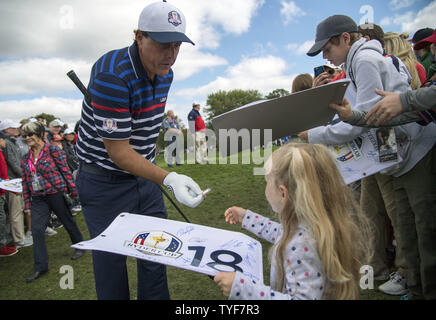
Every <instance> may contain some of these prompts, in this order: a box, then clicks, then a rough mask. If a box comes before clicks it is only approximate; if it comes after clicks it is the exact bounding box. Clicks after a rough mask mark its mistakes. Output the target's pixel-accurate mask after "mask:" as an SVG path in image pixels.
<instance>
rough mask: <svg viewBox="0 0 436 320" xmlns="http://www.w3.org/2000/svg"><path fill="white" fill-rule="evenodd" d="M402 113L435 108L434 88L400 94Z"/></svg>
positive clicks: (435, 91)
mask: <svg viewBox="0 0 436 320" xmlns="http://www.w3.org/2000/svg"><path fill="white" fill-rule="evenodd" d="M400 99H401V105H402V107H403V111H413V110H426V109H434V108H436V86H430V87H427V88H420V89H418V90H413V91H412V90H410V91H406V92H403V93H402V94H400Z"/></svg>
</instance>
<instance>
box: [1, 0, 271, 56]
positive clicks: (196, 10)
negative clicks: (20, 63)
mask: <svg viewBox="0 0 436 320" xmlns="http://www.w3.org/2000/svg"><path fill="white" fill-rule="evenodd" d="M152 2H155V0H129V2H128V5H127V4H126V2H123V1H119V0H92V1H89V0H72V1H69V2H68V3H69V4H65V2H59V1H56V0H44V1H32V0H20V1H7V2H6V4H2V10H1V11H0V21H2V24H3V26H7V27H5V28H0V38H1V39H2V50H1V52H0V59H21V58H29V57H31V58H34V57H49V56H60V57H64V58H70V59H82V60H85V61H95V60H96V59H97V58H98V57H100V56H101V55H102V54H104V53H105V52H107V51H109V50H113V49H115V48H122V47H125V46H128V45H129V44H130V43H131V42H132V41H133V30H134V29H136V28H137V23H138V16H139V14H140V12H141V11H142V9H143V8H144V6H146V5H148V4H150V3H152ZM171 2H172V3H174V5H176V6H177V7H178V8H179V9H180V10H182V11H183V13H184V15H185V17H186V20H187V27H186V28H187V30H186V33H187V34H188V35H189V37H190V38H191V39H192V40H193V41H194V42H195V44H196V46H195V49H196V50H202V49H205V48H206V49H216V48H217V47H218V46H219V43H220V38H221V35H222V33H223V31H222V30H224V32H226V33H231V34H236V35H240V34H242V33H244V32H247V31H248V30H249V27H250V22H251V19H252V17H253V16H254V15H255V14H256V12H257V10H258V9H259V8H260V7H261V6H262V5H263V4H264V0H220V1H216V2H214V3H213V5H211V4H210V2H208V1H198V0H178V1H171ZM229 21H231V23H229ZM11 30H13V32H11Z"/></svg>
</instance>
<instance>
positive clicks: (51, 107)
mask: <svg viewBox="0 0 436 320" xmlns="http://www.w3.org/2000/svg"><path fill="white" fill-rule="evenodd" d="M0 110H1V111H2V118H4V119H12V120H14V121H21V120H23V119H29V118H31V117H34V116H36V115H37V114H40V113H42V112H44V113H47V114H52V115H54V116H55V117H59V118H61V120H62V121H63V122H65V123H68V124H69V127H71V126H74V124H75V123H76V121H77V120H79V119H80V113H81V110H82V100H78V99H77V100H75V99H64V98H56V97H42V98H37V99H29V100H20V101H18V100H10V101H1V102H0Z"/></svg>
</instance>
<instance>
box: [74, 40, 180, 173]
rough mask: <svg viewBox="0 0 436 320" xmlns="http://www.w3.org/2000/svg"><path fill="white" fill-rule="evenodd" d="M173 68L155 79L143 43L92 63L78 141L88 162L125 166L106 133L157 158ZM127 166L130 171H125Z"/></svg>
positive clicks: (112, 52)
mask: <svg viewBox="0 0 436 320" xmlns="http://www.w3.org/2000/svg"><path fill="white" fill-rule="evenodd" d="M172 80H173V71H172V70H170V72H169V73H168V74H167V75H166V76H163V77H160V76H158V75H156V77H155V80H154V82H152V81H151V80H150V79H149V78H148V76H147V74H146V72H145V70H144V67H143V66H142V63H141V60H140V58H139V54H138V46H137V44H136V42H135V43H133V44H132V45H131V46H130V47H126V48H123V49H119V50H114V51H111V52H108V53H106V54H105V55H104V56H102V57H101V58H100V59H99V60H98V61H97V62H96V63H95V64H94V66H93V67H92V71H91V79H90V81H89V85H88V90H89V92H90V94H91V101H92V103H91V105H88V103H87V102H86V101H85V100H84V101H83V104H82V118H81V121H80V127H79V137H78V141H77V155H78V157H79V159H80V160H82V161H85V162H86V163H95V164H97V165H99V166H101V167H103V168H105V169H109V170H117V171H123V170H122V169H120V168H119V167H118V166H117V165H116V164H115V163H114V162H113V161H112V160H111V159H110V158H109V155H108V154H107V151H106V148H105V146H104V143H103V139H108V140H126V139H130V145H131V146H132V148H133V149H134V150H136V151H137V152H138V153H139V154H141V155H142V157H144V158H147V159H148V160H150V161H154V158H155V154H156V140H157V138H158V136H159V131H160V128H161V125H162V118H163V115H164V111H165V105H166V101H167V96H168V91H169V89H170V86H171V83H172ZM123 172H125V171H123Z"/></svg>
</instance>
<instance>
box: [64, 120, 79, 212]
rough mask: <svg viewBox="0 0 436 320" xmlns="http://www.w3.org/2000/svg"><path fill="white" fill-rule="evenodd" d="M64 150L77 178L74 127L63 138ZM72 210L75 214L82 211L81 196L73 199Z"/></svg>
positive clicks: (77, 165) (77, 163) (77, 166)
mask: <svg viewBox="0 0 436 320" xmlns="http://www.w3.org/2000/svg"><path fill="white" fill-rule="evenodd" d="M62 150H63V151H64V152H65V155H66V156H67V163H68V167H69V168H70V170H71V172H72V173H73V178H74V180H75V179H76V175H77V169H78V168H79V159H78V158H77V155H76V133H75V132H74V131H73V130H72V129H69V128H67V129H65V132H64V139H63V140H62ZM71 211H72V212H73V215H76V214H77V212H80V211H82V206H81V205H80V201H79V196H77V197H76V198H73V199H71Z"/></svg>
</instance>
